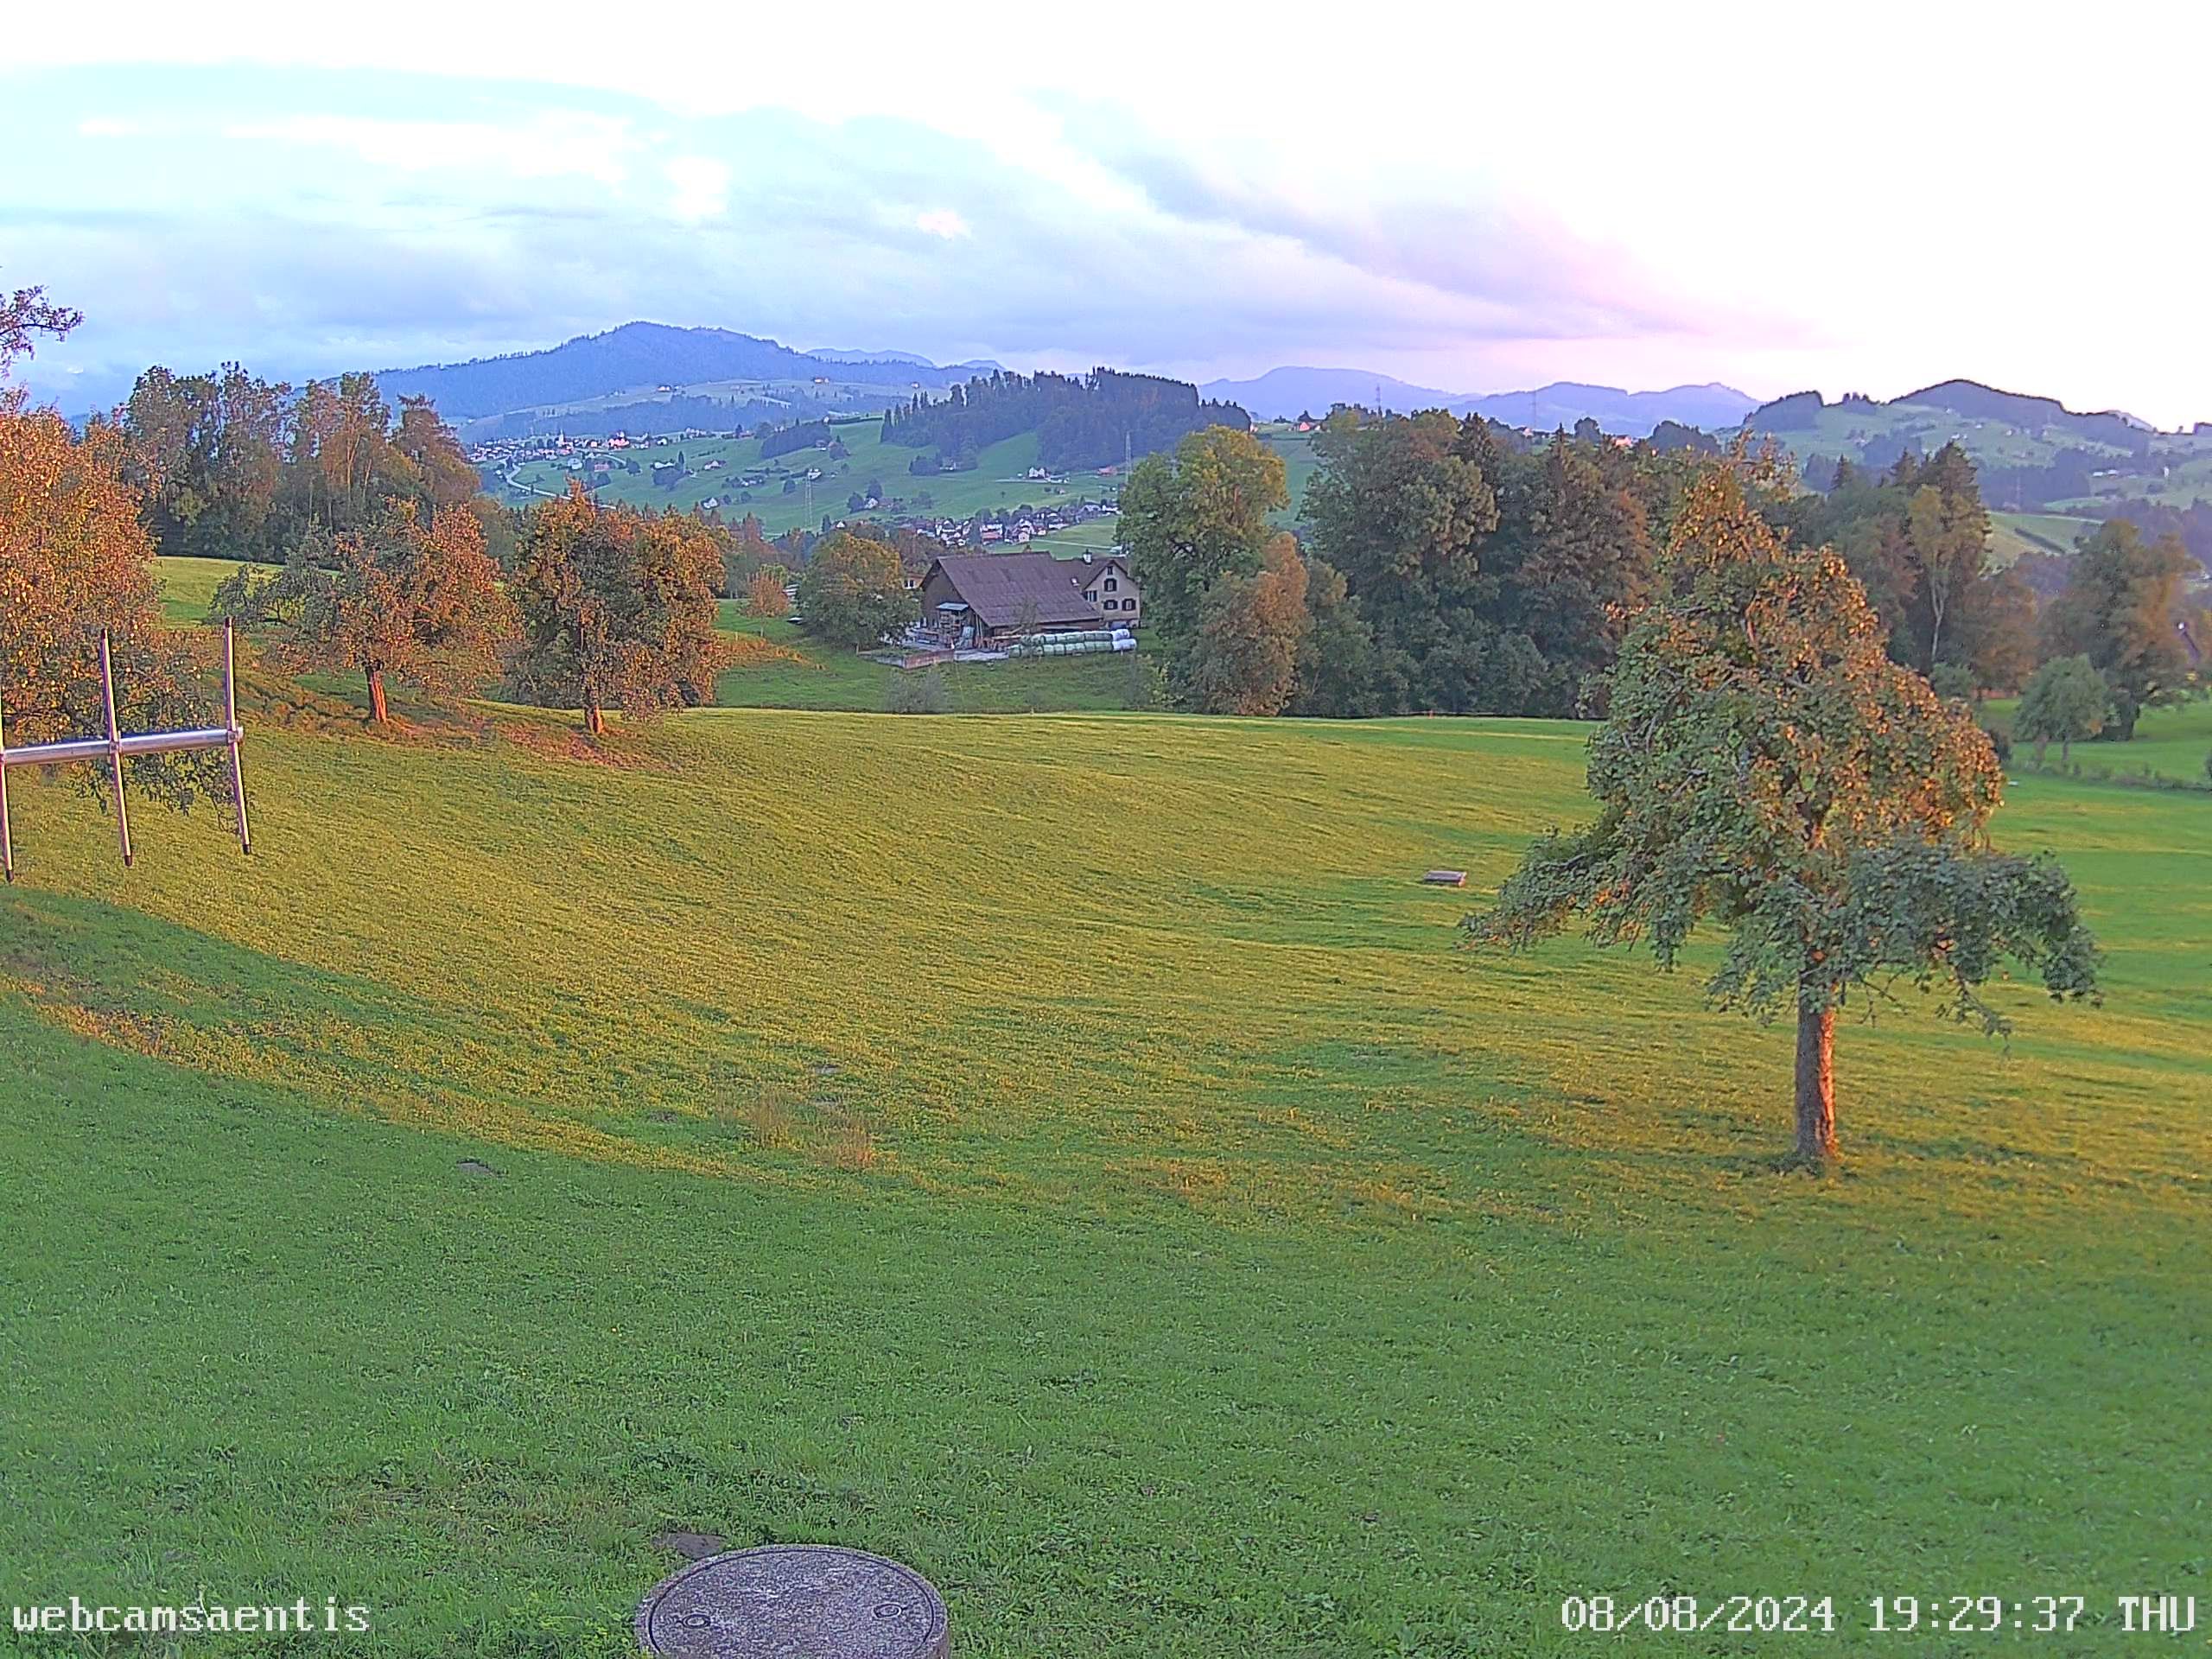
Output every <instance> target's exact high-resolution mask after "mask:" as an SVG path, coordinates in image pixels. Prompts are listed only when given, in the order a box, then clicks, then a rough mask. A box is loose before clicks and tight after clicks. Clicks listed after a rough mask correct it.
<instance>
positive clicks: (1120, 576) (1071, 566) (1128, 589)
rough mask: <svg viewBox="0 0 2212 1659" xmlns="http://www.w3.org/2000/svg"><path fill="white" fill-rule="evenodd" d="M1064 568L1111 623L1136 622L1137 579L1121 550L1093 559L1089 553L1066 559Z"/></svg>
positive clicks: (1122, 625)
mask: <svg viewBox="0 0 2212 1659" xmlns="http://www.w3.org/2000/svg"><path fill="white" fill-rule="evenodd" d="M1065 569H1067V570H1068V571H1069V572H1070V574H1071V575H1073V576H1074V577H1075V581H1076V587H1077V588H1078V589H1079V590H1080V591H1081V593H1082V594H1083V596H1084V598H1085V599H1087V600H1089V601H1090V602H1091V603H1092V604H1094V605H1096V607H1098V609H1099V611H1100V613H1102V614H1103V616H1104V617H1105V619H1106V626H1108V627H1109V628H1134V627H1135V626H1136V625H1137V581H1136V578H1135V576H1133V575H1130V574H1129V566H1128V561H1127V560H1125V559H1124V558H1122V556H1121V555H1120V554H1118V553H1113V554H1109V555H1108V556H1106V557H1104V558H1103V559H1094V558H1092V557H1091V556H1090V554H1088V553H1086V554H1084V556H1083V557H1082V558H1081V559H1080V560H1073V559H1071V560H1068V561H1066V562H1065Z"/></svg>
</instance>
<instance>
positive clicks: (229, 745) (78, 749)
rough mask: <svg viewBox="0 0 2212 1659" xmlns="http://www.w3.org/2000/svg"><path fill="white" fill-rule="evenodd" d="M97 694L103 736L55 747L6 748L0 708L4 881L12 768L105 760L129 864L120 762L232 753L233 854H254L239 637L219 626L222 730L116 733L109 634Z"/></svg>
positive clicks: (103, 637)
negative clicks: (243, 752)
mask: <svg viewBox="0 0 2212 1659" xmlns="http://www.w3.org/2000/svg"><path fill="white" fill-rule="evenodd" d="M100 695H101V698H102V700H103V702H104V703H105V709H106V714H107V735H106V736H105V737H73V738H66V739H64V740H62V741H60V742H57V743H31V744H27V745H25V746H24V747H21V748H15V749H11V748H10V747H8V732H7V716H6V713H5V710H4V709H0V869H4V870H5V872H6V874H7V878H8V880H10V881H13V880H15V879H16V842H15V836H14V832H13V830H12V829H11V828H10V824H9V822H8V770H9V768H10V767H11V766H67V765H68V764H69V763H70V762H72V761H79V760H105V761H106V762H107V764H108V772H109V775H110V777H111V779H113V780H114V785H115V833H116V839H117V841H118V842H119V843H120V845H121V847H122V849H123V862H124V867H125V868H129V866H130V809H129V808H128V807H127V806H126V805H125V804H124V799H123V763H124V761H125V760H129V759H130V757H131V756H133V755H137V754H180V753H184V752H186V751H188V750H194V749H225V748H226V749H228V750H229V751H230V752H231V805H232V810H234V811H235V812H236V814H237V815H238V850H239V851H240V852H244V853H251V852H252V851H253V838H252V836H251V834H250V833H249V832H248V830H247V828H246V817H245V765H244V763H243V762H242V761H241V760H240V759H239V758H238V745H239V744H240V743H241V742H242V741H245V728H243V727H241V726H240V725H239V724H238V634H237V631H236V629H234V628H233V627H232V625H231V624H229V623H227V622H226V623H225V624H224V625H223V717H224V720H225V721H226V724H224V725H221V726H207V727H201V728H197V729H194V730H188V731H177V732H128V733H126V732H124V731H122V730H120V729H118V726H117V724H116V717H115V663H114V658H113V656H112V654H111V652H110V649H109V645H108V636H107V633H106V631H105V629H103V630H102V631H101V633H100Z"/></svg>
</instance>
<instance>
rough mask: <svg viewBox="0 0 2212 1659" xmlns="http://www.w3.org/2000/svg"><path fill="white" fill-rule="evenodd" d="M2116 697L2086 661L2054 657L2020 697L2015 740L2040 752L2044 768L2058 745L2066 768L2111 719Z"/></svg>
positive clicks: (2014, 721)
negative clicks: (2021, 739) (2020, 739)
mask: <svg viewBox="0 0 2212 1659" xmlns="http://www.w3.org/2000/svg"><path fill="white" fill-rule="evenodd" d="M2112 712H2113V709H2112V691H2111V689H2110V688H2109V687H2108V686H2107V685H2106V684H2105V682H2104V676H2102V675H2101V674H2100V673H2098V672H2097V671H2096V669H2095V667H2094V665H2093V664H2091V663H2090V661H2089V659H2088V658H2087V657H2083V656H2078V655H2077V656H2073V657H2054V658H2051V659H2050V661H2049V662H2047V663H2045V664H2044V665H2043V666H2042V667H2041V668H2039V669H2037V671H2035V677H2034V678H2032V679H2031V680H2030V681H2029V682H2028V683H2027V687H2026V689H2025V690H2023V691H2022V692H2021V693H2020V707H2019V710H2018V713H2017V714H2015V715H2013V716H2012V735H2013V736H2015V737H2024V738H2026V739H2027V740H2028V741H2030V742H2031V743H2033V744H2034V745H2035V746H2036V764H2037V766H2041V765H2042V764H2043V755H2044V749H2045V748H2047V747H2049V746H2050V744H2052V743H2054V742H2055V743H2056V744H2057V745H2058V759H2059V761H2060V763H2061V764H2062V765H2063V764H2064V763H2065V762H2067V761H2069V760H2072V759H2073V758H2074V745H2075V744H2076V743H2078V742H2082V741H2085V740H2087V739H2088V738H2092V737H2094V736H2095V735H2096V734H2098V733H2099V732H2101V731H2102V730H2104V728H2105V722H2106V721H2108V720H2110V719H2111V718H2112Z"/></svg>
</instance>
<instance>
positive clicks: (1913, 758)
mask: <svg viewBox="0 0 2212 1659" xmlns="http://www.w3.org/2000/svg"><path fill="white" fill-rule="evenodd" d="M1664 574H1665V575H1667V576H1668V578H1669V596H1668V597H1667V598H1665V599H1664V600H1663V601H1661V602H1659V603H1658V604H1656V605H1655V606H1654V607H1651V608H1650V609H1649V610H1648V611H1647V612H1646V613H1645V614H1644V615H1643V617H1642V618H1641V619H1639V620H1638V621H1637V624H1636V626H1634V627H1633V628H1632V629H1631V630H1630V633H1629V635H1628V637H1627V639H1625V640H1624V643H1623V645H1622V650H1621V656H1620V661H1619V664H1618V667H1617V668H1616V670H1615V671H1614V674H1613V680H1612V700H1611V711H1610V713H1609V714H1608V715H1607V718H1606V720H1605V724H1604V725H1603V726H1602V727H1600V728H1599V731H1598V733H1597V734H1596V736H1595V737H1594V738H1592V741H1591V749H1590V767H1589V783H1590V790H1591V792H1592V795H1594V796H1595V797H1596V798H1597V800H1598V803H1599V817H1598V818H1597V820H1596V822H1595V823H1592V824H1591V825H1590V826H1589V827H1587V828H1586V829H1581V830H1579V831H1577V832H1575V833H1573V834H1572V835H1566V834H1561V833H1560V832H1559V831H1556V830H1554V832H1552V833H1551V834H1550V835H1548V836H1545V837H1544V838H1543V839H1542V840H1541V841H1539V842H1536V843H1535V846H1534V847H1532V848H1531V849H1529V854H1528V855H1527V857H1526V858H1525V859H1524V860H1523V861H1522V864H1521V867H1520V868H1518V869H1517V870H1516V872H1515V873H1514V874H1512V876H1511V877H1510V878H1509V879H1508V880H1507V881H1506V882H1505V884H1504V887H1503V888H1502V889H1501V891H1500V892H1499V893H1498V896H1497V901H1496V903H1495V904H1494V905H1493V906H1492V907H1491V909H1490V910H1488V911H1486V912H1483V913H1482V914H1480V915H1478V916H1474V917H1471V918H1468V921H1467V924H1466V925H1467V927H1468V929H1469V931H1470V932H1471V935H1472V937H1473V938H1475V939H1476V940H1477V941H1479V942H1486V943H1492V944H1505V945H1509V946H1512V947H1526V946H1528V945H1530V944H1535V942H1537V941H1539V940H1541V939H1543V938H1548V937H1549V936H1551V935H1553V934H1555V933H1557V932H1559V931H1561V930H1562V929H1563V928H1564V927H1565V925H1567V920H1568V919H1569V918H1571V917H1574V916H1578V915H1579V916H1581V917H1583V918H1586V922H1587V925H1588V929H1589V932H1590V935H1591V937H1592V938H1593V939H1594V940H1596V941H1597V942H1598V943H1599V944H1633V943H1636V942H1639V941H1647V940H1648V941H1649V944H1650V946H1651V949H1652V951H1653V954H1654V955H1655V957H1656V958H1657V960H1658V961H1659V963H1660V964H1661V965H1662V968H1667V969H1671V968H1673V967H1674V966H1675V964H1676V963H1677V962H1678V961H1679V959H1680V957H1681V952H1682V950H1683V949H1684V947H1685V946H1686V945H1687V944H1688V941H1689V938H1690V935H1691V932H1692V930H1693V929H1694V927H1695V926H1696V925H1697V924H1698V923H1699V921H1700V919H1703V918H1711V919H1713V920H1715V921H1718V922H1720V923H1721V924H1723V925H1726V927H1727V928H1728V929H1729V930H1730V936H1729V940H1728V944H1727V949H1726V954H1725V955H1724V957H1723V958H1722V961H1721V963H1720V967H1719V970H1718V971H1717V972H1716V973H1715V974H1714V976H1713V979H1712V981H1711V982H1710V983H1709V985H1708V986H1707V995H1709V996H1710V997H1711V998H1713V1000H1714V1001H1716V1002H1718V1003H1719V1004H1720V1005H1722V1006H1727V1007H1740V1008H1743V1009H1745V1010H1746V1011H1748V1012H1751V1013H1753V1014H1758V1015H1761V1016H1770V1015H1771V1014H1774V1013H1775V1012H1777V1011H1779V1010H1781V1009H1783V1008H1794V1009H1795V1010H1796V1014H1797V1065H1796V1123H1797V1136H1796V1154H1795V1156H1796V1159H1797V1160H1800V1161H1802V1162H1803V1163H1806V1164H1808V1165H1811V1166H1820V1165H1821V1164H1823V1163H1824V1162H1825V1161H1827V1160H1829V1159H1831V1158H1833V1157H1834V1155H1835V1150H1836V1141H1835V1103H1834V1034H1835V1018H1836V1014H1837V1011H1838V1009H1839V1008H1840V1007H1843V1006H1845V1004H1846V1002H1847V1000H1848V999H1849V998H1850V997H1851V996H1853V995H1868V996H1879V995H1886V994H1887V988H1888V986H1889V984H1891V982H1895V981H1896V980H1897V979H1900V978H1903V979H1907V980H1910V981H1911V982H1914V983H1916V985H1918V986H1920V987H1921V988H1923V989H1925V988H1932V987H1934V986H1936V985H1937V984H1939V983H1940V984H1941V986H1942V989H1943V992H1944V996H1943V1007H1944V1008H1945V1010H1946V1011H1947V1012H1948V1013H1950V1014H1954V1015H1955V1016H1956V1017H1958V1018H1961V1019H1964V1018H1967V1017H1968V1016H1969V1015H1972V1016H1974V1017H1977V1018H1979V1019H1980V1021H1981V1023H1982V1025H1983V1027H1985V1029H1986V1030H1990V1031H2001V1030H2003V1029H2005V1020H2004V1019H2003V1017H2002V1016H2001V1015H2000V1014H1999V1013H1998V1012H1997V1011H1996V1010H1995V1009H1993V1008H1992V1007H1989V1005H1987V1004H1986V1002H1984V1001H1982V1000H1981V998H1980V996H1979V995H1978V994H1977V988H1978V987H1979V986H1980V985H1981V984H1982V983H1984V982H1986V980H1987V979H1988V977H1989V976H1990V975H1991V974H1992V973H1993V972H1995V971H1997V969H1999V967H2000V966H2002V964H2003V963H2004V962H2005V960H2006V959H2008V958H2009V959H2012V960H2014V961H2017V962H2019V963H2022V964H2024V966H2026V967H2027V968H2029V969H2032V970H2034V971H2037V972H2038V973H2039V974H2040V975H2041V977H2042V979H2043V982H2044V987H2045V988H2046V989H2047V990H2048V991H2049V992H2050V995H2052V996H2053V997H2055V998H2067V997H2078V996H2083V995H2090V994H2092V993H2093V992H2094V988H2095V970H2096V963H2097V950H2096V946H2095V944H2094V940H2092V939H2091V938H2090V937H2089V934H2088V931H2087V930H2086V929H2085V928H2084V927H2083V926H2082V923H2081V920H2080V918H2079V917H2078V915H2077V913H2076V908H2075V896H2074V891H2073V888H2072V887H2071V886H2070V884H2069V882H2068V881H2067V879H2066V876H2065V873H2064V872H2063V870H2062V869H2060V868H2059V867H2058V866H2057V864H2056V862H2055V861H2052V860H2051V859H2050V858H2049V857H2048V856H2047V855H2046V856H2042V857H2037V858H2032V859H2029V858H2020V857H2015V856H2011V855H2000V854H1998V853H1996V852H1993V851H1992V850H1991V849H1990V847H1989V845H1988V842H1987V824H1988V821H1989V817H1990V815H1991V813H1992V812H1993V811H1994V810H1995V809H1996V807H1997V805H1998V803H1999V799H2000V798H2001V796H2002V793H2003V775H2002V773H2001V772H1999V769H1998V766H1997V760H1996V757H1995V755H1994V754H1993V753H1992V752H1991V749H1990V746H1989V742H1988V740H1987V739H1986V737H1985V736H1984V735H1983V734H1982V733H1981V732H1980V730H1979V729H1978V728H1976V727H1975V726H1974V723H1973V721H1971V720H1970V719H1968V718H1967V715H1966V714H1965V712H1964V710H1963V709H1957V708H1953V707H1947V706H1946V705H1945V704H1944V703H1943V702H1942V701H1941V700H1939V699H1938V698H1937V697H1936V694H1935V693H1934V691H1933V690H1931V689H1930V688H1929V684H1928V682H1927V681H1926V680H1925V679H1924V678H1923V677H1921V676H1920V675H1918V674H1916V673H1914V672H1912V671H1910V670H1908V669H1905V668H1903V667H1902V666H1900V665H1898V664H1895V663H1893V662H1891V660H1890V658H1889V657H1888V656H1887V654H1886V652H1885V650H1884V648H1883V642H1882V633H1881V630H1880V628H1879V626H1878V625H1877V623H1876V621H1875V618H1874V616H1873V613H1872V610H1871V609H1870V608H1869V607H1868V605H1867V602H1866V595H1865V594H1864V593H1863V592H1862V591H1861V590H1860V588H1859V584H1858V583H1857V582H1855V581H1853V579H1852V577H1851V575H1850V573H1849V571H1848V570H1847V569H1846V567H1845V565H1844V563H1843V561H1842V560H1841V559H1840V557H1838V556H1836V555H1835V554H1834V552H1833V551H1832V550H1828V549H1825V548H1822V549H1817V550H1806V549H1801V548H1797V547H1795V546H1792V545H1790V544H1789V543H1788V542H1787V541H1785V540H1784V539H1783V538H1782V537H1778V536H1777V535H1776V533H1775V532H1774V531H1772V530H1771V529H1770V527H1769V526H1768V525H1767V524H1766V523H1765V522H1764V520H1763V519H1762V518H1760V517H1759V515H1758V512H1754V511H1753V510H1752V509H1751V506H1750V505H1748V504H1747V502H1746V500H1745V491H1744V485H1743V481H1742V480H1740V479H1739V478H1738V475H1737V472H1736V469H1735V468H1733V467H1716V468H1714V469H1713V470H1712V471H1710V472H1709V473H1708V474H1707V475H1706V476H1704V477H1703V478H1701V479H1700V480H1699V481H1698V482H1697V483H1696V484H1695V485H1694V486H1693V487H1692V489H1691V491H1690V493H1689V496H1688V499H1686V500H1685V502H1684V503H1683V505H1682V508H1681V512H1680V513H1679V514H1678V516H1677V518H1676V521H1675V526H1674V530H1673V534H1672V536H1671V537H1670V539H1669V549H1668V556H1667V569H1666V570H1665V573H1664Z"/></svg>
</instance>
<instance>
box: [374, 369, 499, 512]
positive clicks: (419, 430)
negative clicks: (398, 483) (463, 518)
mask: <svg viewBox="0 0 2212 1659" xmlns="http://www.w3.org/2000/svg"><path fill="white" fill-rule="evenodd" d="M391 451H392V454H393V455H394V456H395V457H396V458H397V460H398V461H403V462H404V463H405V466H406V467H407V468H408V469H410V470H411V471H412V473H413V475H414V476H413V478H412V480H409V481H411V482H412V483H413V484H414V485H415V487H416V493H417V494H418V495H419V497H420V499H422V501H423V505H424V506H425V507H426V508H427V509H428V510H429V512H432V513H433V514H435V513H436V512H442V511H443V510H444V509H445V508H448V507H457V506H460V505H461V504H462V503H463V502H465V501H467V500H468V499H470V498H471V497H472V496H474V495H475V494H476V493H477V492H478V491H479V490H480V489H481V488H482V487H483V480H482V478H481V477H480V475H479V474H478V473H477V471H476V467H475V466H474V463H472V462H471V461H469V459H468V456H467V453H466V452H464V451H463V450H462V448H461V439H460V437H459V436H458V435H456V434H455V433H454V429H453V428H451V427H450V426H448V425H447V424H446V423H445V422H444V421H442V420H441V419H440V418H439V417H438V411H437V410H435V408H433V407H432V406H431V404H430V400H429V398H428V397H402V398H401V399H400V400H399V428H398V430H397V431H395V432H394V433H393V434H392V435H391ZM395 470H397V469H395Z"/></svg>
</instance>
